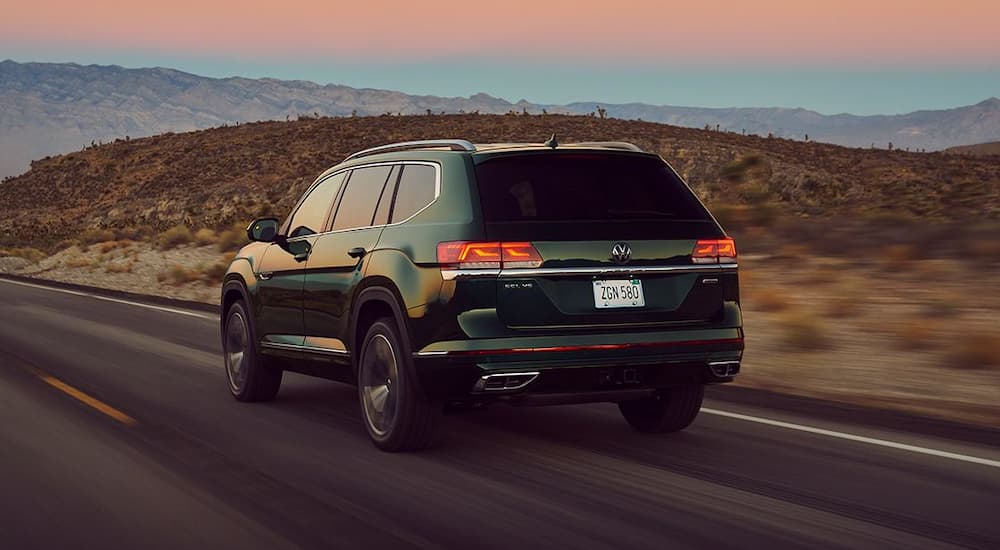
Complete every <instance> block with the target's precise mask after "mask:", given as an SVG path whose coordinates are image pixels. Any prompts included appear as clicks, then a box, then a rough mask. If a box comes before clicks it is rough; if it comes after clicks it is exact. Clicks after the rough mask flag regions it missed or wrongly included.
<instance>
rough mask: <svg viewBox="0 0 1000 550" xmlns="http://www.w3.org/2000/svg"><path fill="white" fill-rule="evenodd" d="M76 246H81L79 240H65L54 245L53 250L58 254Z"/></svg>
mask: <svg viewBox="0 0 1000 550" xmlns="http://www.w3.org/2000/svg"><path fill="white" fill-rule="evenodd" d="M74 246H80V241H79V240H77V239H63V240H61V241H59V242H57V243H56V244H55V245H53V246H52V250H54V251H56V252H58V251H61V250H66V249H68V248H73V247H74Z"/></svg>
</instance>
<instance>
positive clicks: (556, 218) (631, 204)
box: [476, 152, 720, 240]
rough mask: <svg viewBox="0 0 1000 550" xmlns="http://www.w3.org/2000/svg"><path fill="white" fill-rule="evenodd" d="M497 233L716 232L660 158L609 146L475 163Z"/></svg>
mask: <svg viewBox="0 0 1000 550" xmlns="http://www.w3.org/2000/svg"><path fill="white" fill-rule="evenodd" d="M476 180H477V182H478V185H479V195H480V200H481V202H482V209H483V216H484V218H485V220H484V221H486V223H487V233H488V235H489V238H491V239H497V238H499V239H514V238H517V239H525V240H532V239H535V240H542V239H554V240H578V239H625V238H629V239H639V238H646V239H663V238H678V239H680V238H698V237H711V236H714V235H716V234H719V233H720V230H719V228H718V226H717V225H716V224H715V222H714V221H712V219H711V217H710V216H709V214H708V212H707V211H705V208H704V207H703V206H702V205H701V203H700V202H698V199H697V198H696V197H695V196H694V194H693V193H691V191H690V189H688V187H687V185H685V184H684V182H682V181H681V180H680V179H679V178H678V177H677V176H676V175H675V174H674V173H673V171H672V170H670V168H669V167H668V166H667V165H666V164H665V163H664V162H662V161H661V160H660V159H658V158H652V157H645V156H636V155H625V154H605V153H583V152H580V153H544V154H529V155H512V156H503V157H499V158H494V159H490V160H487V161H484V162H483V163H481V164H479V165H478V166H477V167H476Z"/></svg>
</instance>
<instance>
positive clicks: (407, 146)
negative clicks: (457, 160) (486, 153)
mask: <svg viewBox="0 0 1000 550" xmlns="http://www.w3.org/2000/svg"><path fill="white" fill-rule="evenodd" d="M443 147H447V148H449V149H451V150H452V151H465V152H467V153H472V152H474V151H475V150H476V146H475V145H473V144H472V143H470V142H468V141H466V140H464V139H428V140H423V141H404V142H402V143H392V144H389V145H381V146H379V147H372V148H371V149H365V150H364V151H358V152H357V153H354V154H353V155H350V156H348V157H347V158H346V159H344V162H347V161H349V160H352V159H356V158H361V157H367V156H370V155H377V154H379V153H395V152H397V151H412V150H414V149H438V148H443Z"/></svg>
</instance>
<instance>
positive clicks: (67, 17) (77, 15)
mask: <svg viewBox="0 0 1000 550" xmlns="http://www.w3.org/2000/svg"><path fill="white" fill-rule="evenodd" d="M4 44H7V45H12V46H18V47H22V48H23V47H33V46H38V47H43V46H46V45H55V46H59V47H61V48H65V47H73V46H79V47H86V48H91V49H93V48H101V49H110V50H135V49H140V50H147V51H161V52H175V53H184V54H196V55H200V54H205V55H217V56H235V57H242V58H253V57H255V56H258V57H271V58H275V57H282V56H288V55H296V56H303V57H310V56H311V57H314V58H315V57H323V56H331V57H353V58H357V57H364V58H375V59H383V60H408V59H431V58H438V57H449V56H463V57H464V56H467V55H469V54H472V55H477V54H489V55H491V56H493V55H513V56H516V57H535V56H549V58H554V57H556V58H563V59H565V58H570V59H579V60H581V61H585V60H587V59H592V58H594V57H595V56H598V57H600V58H602V59H605V60H606V59H623V58H625V57H624V56H630V57H629V59H636V60H641V61H643V62H660V61H667V62H689V61H691V62H697V61H719V62H727V61H732V62H741V61H753V62H756V63H760V62H765V63H816V62H833V63H847V64H862V65H866V64H885V63H900V64H906V65H914V64H916V65H919V64H922V63H934V64H938V65H940V64H962V65H983V64H986V65H996V64H998V63H1000V0H951V1H931V0H749V1H743V0H700V1H699V0H691V1H687V2H669V1H654V0H608V1H601V2H587V1H582V0H578V1H565V0H531V1H522V0H512V1H506V2H480V3H474V2H452V1H441V0H400V1H387V0H367V1H363V2H336V1H322V0H272V1H258V0H243V1H239V2H230V1H218V0H170V1H166V2H158V1H143V0H131V1H120V2H116V1H111V0H70V1H56V0H24V1H20V0H14V1H12V2H9V3H7V5H6V6H5V7H4V8H3V17H2V18H0V47H2V46H3V45H4ZM2 57H3V55H2V51H0V58H2Z"/></svg>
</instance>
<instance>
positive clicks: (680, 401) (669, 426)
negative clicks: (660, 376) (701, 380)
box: [618, 385, 705, 433]
mask: <svg viewBox="0 0 1000 550" xmlns="http://www.w3.org/2000/svg"><path fill="white" fill-rule="evenodd" d="M704 395H705V386H702V385H697V386H682V387H679V388H666V389H662V390H658V391H657V392H656V393H655V394H653V395H652V396H650V397H644V398H642V399H635V400H631V401H622V402H620V403H618V409H619V410H620V411H621V412H622V416H624V417H625V421H626V422H628V423H629V424H630V425H631V426H632V427H633V428H635V429H636V430H637V431H640V432H644V433H666V432H678V431H680V430H683V429H684V428H686V427H688V425H690V424H691V422H693V421H694V419H695V417H696V416H698V411H700V410H701V400H702V397H704Z"/></svg>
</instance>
